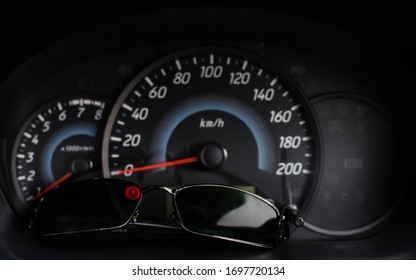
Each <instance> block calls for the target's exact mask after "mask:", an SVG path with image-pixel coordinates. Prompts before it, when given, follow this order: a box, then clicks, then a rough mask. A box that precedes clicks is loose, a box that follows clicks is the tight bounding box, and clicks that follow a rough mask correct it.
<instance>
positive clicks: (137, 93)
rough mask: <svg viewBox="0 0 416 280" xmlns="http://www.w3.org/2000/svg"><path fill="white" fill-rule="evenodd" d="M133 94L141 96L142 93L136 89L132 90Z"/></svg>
mask: <svg viewBox="0 0 416 280" xmlns="http://www.w3.org/2000/svg"><path fill="white" fill-rule="evenodd" d="M134 94H135V95H136V96H137V97H139V98H140V97H142V94H141V93H140V92H138V91H137V90H135V91H134Z"/></svg>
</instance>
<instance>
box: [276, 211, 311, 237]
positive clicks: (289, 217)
mask: <svg viewBox="0 0 416 280" xmlns="http://www.w3.org/2000/svg"><path fill="white" fill-rule="evenodd" d="M280 213H281V215H280V218H279V224H280V227H279V239H281V240H287V239H289V236H290V224H292V225H294V226H296V227H301V226H303V224H304V223H305V221H304V219H303V218H302V217H301V216H300V215H299V212H298V209H297V207H296V206H295V205H292V204H288V205H285V206H283V207H281V208H280Z"/></svg>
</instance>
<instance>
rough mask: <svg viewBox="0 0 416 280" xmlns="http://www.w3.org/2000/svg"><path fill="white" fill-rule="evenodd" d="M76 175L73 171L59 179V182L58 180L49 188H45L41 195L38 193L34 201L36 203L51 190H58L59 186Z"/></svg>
mask: <svg viewBox="0 0 416 280" xmlns="http://www.w3.org/2000/svg"><path fill="white" fill-rule="evenodd" d="M73 175H74V173H72V172H71V171H70V172H68V173H66V174H65V175H64V176H62V177H61V178H59V179H58V180H56V181H55V182H54V183H52V184H51V185H49V186H48V187H46V188H44V189H43V190H42V191H41V192H40V193H38V194H37V195H35V196H34V197H33V198H32V201H35V200H36V199H38V198H40V197H42V196H44V195H45V193H47V192H48V191H50V190H53V189H54V188H56V187H57V186H58V185H60V184H62V183H63V182H65V181H66V180H68V179H69V178H71V177H72V176H73Z"/></svg>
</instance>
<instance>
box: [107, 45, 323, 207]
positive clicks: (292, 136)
mask: <svg viewBox="0 0 416 280" xmlns="http://www.w3.org/2000/svg"><path fill="white" fill-rule="evenodd" d="M318 144H319V136H318V133H317V129H316V127H315V121H314V116H313V114H312V112H311V110H310V107H309V105H308V102H307V100H306V99H305V98H304V96H303V94H302V93H301V92H300V89H299V88H298V87H297V86H296V85H295V84H294V83H293V82H292V81H291V79H290V78H289V77H288V76H287V75H286V74H285V73H284V72H282V71H281V70H279V69H278V68H277V67H276V66H274V65H273V64H271V63H269V62H268V61H266V60H264V59H263V58H261V57H258V56H255V55H253V54H250V53H247V52H243V51H239V50H235V49H221V48H220V49H217V48H204V49H192V50H185V51H182V52H179V53H175V54H172V55H170V56H167V57H165V58H162V59H161V60H160V61H157V62H155V63H154V64H153V65H151V66H149V67H148V68H147V69H145V70H144V71H143V72H142V73H140V74H139V75H138V76H137V77H136V78H135V79H134V80H133V81H132V82H131V83H130V84H129V85H128V86H127V88H126V89H125V90H124V92H123V93H122V94H121V96H120V97H119V99H118V100H117V102H116V103H115V106H114V108H113V110H112V112H111V114H110V117H109V121H108V123H107V127H106V130H105V134H104V143H103V154H102V155H103V172H104V175H105V176H106V177H114V178H123V179H126V180H131V181H133V182H136V183H139V184H142V185H154V184H168V185H171V186H172V185H173V186H180V185H186V184H197V183H217V184H231V185H234V186H238V187H243V188H246V189H247V190H249V191H252V192H256V193H259V194H261V195H263V196H265V197H266V198H268V199H270V200H272V201H274V202H275V203H277V204H280V203H290V204H296V205H297V206H300V207H302V206H305V205H306V204H305V202H306V201H307V200H308V198H309V197H310V195H311V194H313V189H314V188H313V179H314V178H315V177H316V176H314V175H315V174H317V173H318V170H319V162H318V161H319V156H317V153H318V151H319V145H318Z"/></svg>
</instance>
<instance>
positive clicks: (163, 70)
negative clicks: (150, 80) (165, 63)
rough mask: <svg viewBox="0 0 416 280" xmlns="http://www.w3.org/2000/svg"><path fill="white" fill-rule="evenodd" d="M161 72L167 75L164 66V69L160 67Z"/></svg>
mask: <svg viewBox="0 0 416 280" xmlns="http://www.w3.org/2000/svg"><path fill="white" fill-rule="evenodd" d="M160 72H161V73H162V75H163V76H166V71H165V69H163V68H162V69H160Z"/></svg>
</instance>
